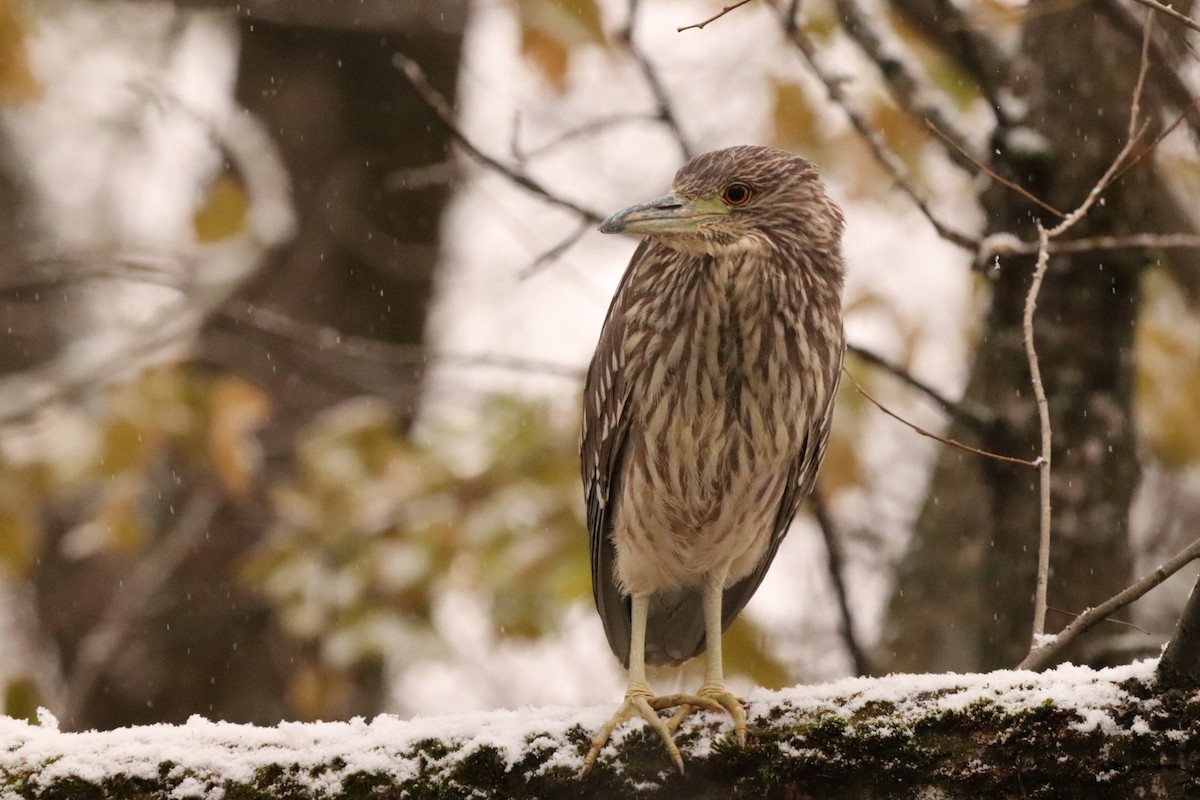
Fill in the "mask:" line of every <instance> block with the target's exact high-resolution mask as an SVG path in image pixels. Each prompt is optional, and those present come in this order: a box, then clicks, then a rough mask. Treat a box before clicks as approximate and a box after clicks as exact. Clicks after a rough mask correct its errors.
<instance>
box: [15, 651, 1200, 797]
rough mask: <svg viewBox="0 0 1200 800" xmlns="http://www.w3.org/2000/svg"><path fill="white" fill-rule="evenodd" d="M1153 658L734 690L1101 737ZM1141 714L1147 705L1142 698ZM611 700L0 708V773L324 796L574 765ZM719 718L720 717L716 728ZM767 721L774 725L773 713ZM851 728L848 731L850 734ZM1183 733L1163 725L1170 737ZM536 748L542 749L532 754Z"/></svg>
mask: <svg viewBox="0 0 1200 800" xmlns="http://www.w3.org/2000/svg"><path fill="white" fill-rule="evenodd" d="M1155 664H1156V662H1155V661H1153V660H1148V661H1140V662H1137V663H1134V664H1131V665H1129V666H1124V667H1115V668H1110V669H1103V670H1092V669H1089V668H1086V667H1077V666H1072V665H1063V666H1060V667H1058V668H1056V669H1054V670H1051V671H1049V672H1045V673H1034V672H1027V671H1018V670H1011V671H1000V672H993V673H989V674H983V675H957V674H941V675H889V676H887V677H883V678H849V679H844V680H840V681H836V682H833V683H826V684H818V685H814V686H797V687H793V688H790V689H785V690H783V691H779V692H771V691H767V690H762V689H760V690H755V691H754V692H752V693H751V694H750V695H749V696H748V697H747V698H746V707H747V712H748V717H749V721H750V723H751V725H754V724H755V722H756V720H757V719H760V718H764V717H766V715H767V714H768V713H771V712H772V711H773V710H775V711H777V710H778V709H779V708H782V709H783V710H784V716H785V718H784V720H783V722H784V724H787V721H788V718H791V717H794V718H796V719H800V718H802V717H805V718H808V719H810V720H811V718H812V717H813V716H814V715H816V716H818V717H819V716H820V715H825V714H833V715H837V716H840V717H842V718H849V717H851V716H852V715H854V714H855V713H856V712H857V711H859V710H861V709H863V708H865V707H866V706H867V705H868V704H872V703H888V704H891V706H892V707H893V708H894V713H891V714H888V715H886V716H885V717H881V718H880V727H879V728H878V729H872V730H871V734H872V735H876V734H878V733H879V732H880V731H883V732H885V733H889V734H891V735H907V730H908V729H907V726H906V722H907V721H909V720H914V721H915V719H917V718H919V717H928V716H929V715H931V714H933V715H936V714H937V713H939V712H942V711H956V710H960V709H963V708H966V707H969V706H971V705H972V704H974V703H978V702H986V703H992V704H995V705H996V706H998V707H999V708H1000V709H1001V710H1003V711H1005V712H1010V713H1015V712H1018V711H1022V710H1029V709H1031V708H1037V707H1039V706H1041V705H1043V704H1045V703H1047V702H1051V703H1053V704H1054V705H1055V706H1056V707H1058V708H1063V709H1068V710H1072V711H1074V712H1075V713H1076V714H1077V715H1078V716H1079V719H1080V722H1079V723H1078V724H1077V728H1078V729H1080V730H1084V731H1090V730H1099V731H1101V732H1102V733H1104V734H1105V735H1110V736H1127V735H1135V734H1144V733H1148V732H1149V730H1150V728H1149V725H1148V724H1147V722H1146V721H1145V718H1144V717H1142V716H1139V717H1137V718H1135V720H1134V722H1133V723H1132V724H1131V725H1130V726H1129V727H1128V728H1122V727H1121V726H1120V725H1118V723H1117V722H1116V721H1115V720H1114V716H1115V714H1114V712H1115V711H1116V710H1117V708H1118V707H1119V706H1121V705H1122V704H1129V703H1130V702H1135V703H1136V702H1142V701H1139V700H1137V699H1136V698H1133V697H1131V696H1130V695H1129V694H1128V693H1127V692H1125V691H1124V690H1123V689H1122V688H1121V687H1120V685H1119V684H1121V683H1123V682H1125V681H1127V680H1131V679H1132V680H1135V681H1138V682H1143V683H1149V682H1153V680H1154V678H1153V671H1154V667H1155ZM1143 706H1144V707H1145V711H1146V712H1147V715H1149V714H1151V713H1152V711H1153V703H1152V702H1145V703H1143ZM614 709H615V704H606V705H601V706H594V707H588V708H577V707H572V706H548V707H544V708H523V709H519V710H516V711H492V712H487V713H477V714H463V715H443V716H432V717H419V718H416V719H413V720H409V721H405V720H401V719H398V718H396V717H394V716H380V717H376V718H375V719H373V720H371V721H369V722H368V721H366V720H364V719H361V718H356V719H353V720H351V721H349V722H316V723H298V722H285V723H281V724H280V725H278V726H276V727H272V728H263V727H256V726H253V725H241V724H233V723H226V722H212V721H209V720H206V719H202V718H200V717H192V718H191V719H189V720H188V721H187V723H185V724H183V725H147V726H141V727H134V728H122V729H120V730H115V731H107V732H96V731H88V732H83V733H63V732H59V731H58V730H57V727H56V725H57V723H56V722H55V721H54V720H53V717H52V716H51V715H49V714H48V713H43V714H40V715H39V720H40V724H38V725H33V724H30V723H27V722H24V721H19V720H14V719H9V718H0V774H5V773H7V774H13V773H22V772H25V771H27V770H29V769H30V768H31V767H34V768H35V769H36V772H35V773H34V777H33V781H34V782H35V787H34V788H35V790H36V788H37V786H39V785H47V784H49V783H51V782H53V781H55V780H58V779H62V778H65V777H76V778H80V779H82V780H85V781H89V782H99V781H102V780H103V779H104V778H105V777H106V776H110V775H114V774H124V775H127V776H130V777H135V778H145V779H154V778H156V777H157V776H158V775H159V769H160V765H161V764H163V763H168V762H169V763H171V764H172V765H173V767H172V770H171V773H170V775H171V777H172V778H173V779H177V780H178V781H179V782H178V783H177V784H176V785H175V786H174V787H173V788H172V791H171V797H174V798H181V800H183V799H184V798H197V797H202V798H205V800H220V798H221V795H222V792H223V788H222V787H223V786H224V785H225V784H226V782H234V783H242V782H251V781H253V780H254V778H255V775H256V773H257V772H258V771H259V770H260V769H262V768H265V767H270V766H275V765H278V766H283V767H285V768H286V767H292V766H295V767H296V768H297V769H296V770H295V771H294V772H291V773H290V777H291V778H292V779H294V780H297V781H301V782H303V783H305V784H306V785H307V787H308V788H309V789H311V790H312V791H314V792H316V793H322V792H323V793H329V794H337V793H339V792H340V791H342V784H343V781H344V780H345V779H346V778H347V777H349V776H350V775H353V774H355V773H369V774H379V775H387V776H390V777H392V778H393V779H394V780H396V781H404V780H408V779H412V778H415V777H416V776H417V775H418V773H419V771H420V770H422V769H423V770H424V771H425V772H426V773H427V774H428V772H429V771H430V770H433V771H434V772H435V773H436V772H437V771H439V770H446V771H449V770H450V769H452V768H453V767H454V766H455V765H456V764H457V763H458V762H460V761H461V760H462V759H464V758H466V757H468V756H469V755H471V754H472V753H476V752H478V751H479V750H480V749H481V748H493V749H495V750H496V751H498V752H499V753H500V757H501V758H502V759H503V761H504V763H505V764H506V768H507V769H512V768H513V766H514V765H515V764H517V763H518V762H519V761H520V760H522V759H523V758H524V757H525V756H527V755H528V753H529V752H530V750H531V749H532V750H540V751H542V758H543V759H544V760H543V766H542V767H541V771H543V772H544V771H546V770H548V769H551V768H555V767H564V768H566V769H567V770H569V771H574V770H577V769H578V768H579V767H580V766H581V764H582V758H581V754H580V752H579V750H580V748H579V746H578V745H577V744H576V743H575V742H572V741H570V740H569V739H568V737H567V734H568V732H569V731H571V730H572V729H573V728H575V727H576V726H581V727H582V728H583V729H584V730H587V731H592V730H596V729H598V728H599V727H600V725H601V724H602V723H603V722H604V721H605V720H606V719H607V718H608V716H609V714H611V713H612V712H613V710H614ZM717 720H718V717H717V715H712V714H708V713H707V712H705V713H700V714H696V715H695V717H694V721H692V720H689V722H688V723H686V725H687V726H689V727H690V726H692V725H703V726H705V727H711V726H712V724H713V723H714V722H717ZM727 723H728V719H727V718H721V720H720V723H719V728H720V730H722V731H724V732H728V731H727V730H726V729H727V727H728V725H727ZM773 724H779V723H778V721H776V722H775V723H773ZM638 727H640V726H638V725H626V726H622V727H621V728H619V729H618V730H617V731H616V733H615V734H614V736H613V739H612V742H611V744H610V745H609V746H608V747H606V748H605V750H606V755H607V754H611V753H612V752H615V748H620V746H621V741H622V740H623V739H624V738H625V737H626V736H627V735H628V734H629V733H630V732H631V731H632V730H635V729H637V728H638ZM853 730H854V728H853V726H851V727H848V728H847V731H848V735H853ZM1185 735H1186V734H1185V733H1184V732H1182V731H1172V732H1169V733H1167V736H1169V737H1171V738H1172V739H1178V738H1180V737H1182V736H1185ZM426 739H436V740H438V741H440V742H442V743H443V744H444V745H446V746H448V747H449V748H450V750H451V752H450V753H448V754H447V755H446V756H444V757H442V758H440V759H430V758H429V756H428V754H425V756H424V758H423V761H422V758H421V756H420V754H419V753H418V752H417V750H418V745H419V743H420V742H422V741H423V740H426ZM780 748H781V752H783V753H784V754H785V755H791V756H795V757H801V756H811V755H815V753H814V752H813V751H810V750H807V749H804V748H799V747H796V745H795V743H787V742H783V743H781V744H780ZM687 749H688V751H689V752H688V753H687V757H688V758H691V759H697V758H704V757H705V756H707V755H709V754H710V753H711V752H712V741H711V737H710V736H706V735H701V736H700V737H699V739H697V740H693V741H691V742H689V743H688V747H687ZM547 750H549V751H550V752H548V753H547V752H546V751H547Z"/></svg>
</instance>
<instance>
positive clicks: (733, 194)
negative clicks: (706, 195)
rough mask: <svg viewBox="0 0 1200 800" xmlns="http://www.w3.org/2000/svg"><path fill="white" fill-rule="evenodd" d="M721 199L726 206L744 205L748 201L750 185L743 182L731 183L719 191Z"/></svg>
mask: <svg viewBox="0 0 1200 800" xmlns="http://www.w3.org/2000/svg"><path fill="white" fill-rule="evenodd" d="M721 199H722V200H724V201H725V205H728V206H744V205H746V203H749V202H750V187H749V186H747V185H746V184H744V183H731V184H729V185H728V186H726V187H725V191H724V192H722V193H721Z"/></svg>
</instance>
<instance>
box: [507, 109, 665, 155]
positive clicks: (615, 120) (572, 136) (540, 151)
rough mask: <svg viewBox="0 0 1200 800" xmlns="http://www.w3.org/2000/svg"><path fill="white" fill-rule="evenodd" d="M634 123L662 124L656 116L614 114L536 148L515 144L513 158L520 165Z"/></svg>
mask: <svg viewBox="0 0 1200 800" xmlns="http://www.w3.org/2000/svg"><path fill="white" fill-rule="evenodd" d="M632 122H654V123H657V122H661V119H660V118H659V117H658V116H657V115H655V114H613V115H612V116H608V117H600V118H599V119H592V120H588V121H587V122H584V123H583V124H581V125H578V126H576V127H574V128H571V129H569V130H566V131H563V132H562V133H560V134H558V135H557V136H554V137H552V138H550V139H548V140H547V141H545V142H542V143H541V144H539V145H537V146H535V147H525V148H519V147H517V145H516V143H515V142H514V145H513V148H512V150H513V158H515V159H516V160H517V162H518V163H521V162H524V161H528V160H529V159H531V158H536V157H538V156H543V155H545V154H546V153H549V152H551V151H552V150H555V149H557V148H559V147H561V146H562V145H564V144H568V143H570V142H573V141H575V140H577V139H582V138H585V137H587V136H592V135H594V134H597V133H600V132H602V131H606V130H608V129H609V128H615V127H616V126H618V125H627V124H629V123H632Z"/></svg>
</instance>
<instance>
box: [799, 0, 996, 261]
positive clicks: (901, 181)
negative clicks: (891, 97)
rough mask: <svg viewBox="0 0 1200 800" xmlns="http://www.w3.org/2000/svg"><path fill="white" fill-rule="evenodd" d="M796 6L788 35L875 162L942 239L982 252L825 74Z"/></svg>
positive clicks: (977, 244)
mask: <svg viewBox="0 0 1200 800" xmlns="http://www.w3.org/2000/svg"><path fill="white" fill-rule="evenodd" d="M796 5H797V4H796V3H795V2H792V3H791V4H790V5H789V6H788V9H787V10H785V11H784V13H783V14H782V15H781V19H780V21H781V22H782V24H783V31H784V34H785V35H786V36H787V37H788V39H789V40H790V41H791V42H792V43H793V44H794V45H795V46H796V49H797V50H799V51H800V54H801V55H802V56H803V57H804V60H805V62H807V63H808V65H809V68H810V69H812V71H813V74H815V75H816V76H817V79H818V80H820V81H821V83H822V84H823V85H824V86H825V91H826V93H827V94H828V95H829V99H830V100H832V101H833V102H834V103H836V104H837V105H838V106H840V107H841V109H842V110H843V111H844V112H845V113H846V116H847V117H848V118H849V120H850V124H851V125H853V126H854V129H855V130H856V131H858V134H859V136H860V137H861V138H862V140H863V142H864V143H866V145H867V148H868V149H869V150H870V151H871V154H872V155H873V156H874V157H875V160H876V161H877V162H878V163H879V165H880V166H882V167H883V169H884V170H885V171H886V172H887V173H888V174H889V175H891V176H892V179H893V180H894V181H895V182H896V185H897V186H899V187H900V189H901V190H902V191H903V192H904V193H905V194H907V195H908V197H909V199H910V200H912V202H913V203H914V204H915V205H916V207H917V208H918V209H919V210H920V211H921V213H922V214H924V215H925V219H927V220H929V224H931V225H932V226H933V228H934V230H936V231H937V232H938V235H939V236H941V237H942V238H943V239H945V240H946V241H948V242H950V243H952V244H955V245H957V246H958V247H960V248H962V249H963V250H966V251H968V252H970V253H975V252H977V251H978V249H979V242H978V240H976V239H975V238H974V237H972V236H968V235H967V234H965V233H961V232H960V231H957V230H954V229H953V228H951V227H950V226H949V225H946V224H945V223H944V222H942V221H940V220H939V219H938V218H937V217H936V216H934V214H933V211H932V210H931V209H930V208H929V205H928V204H927V203H926V202H925V199H924V198H923V197H921V195H920V194H919V193H918V192H917V190H916V188H915V187H913V185H912V181H910V180H909V177H908V170H907V169H906V168H905V166H904V164H903V162H901V161H900V159H899V157H897V156H896V154H895V153H893V152H892V151H891V149H890V148H889V147H888V146H887V143H886V142H884V141H883V139H882V137H880V135H879V133H878V132H877V131H876V130H875V129H874V128H873V127H872V126H871V124H870V123H869V122H867V120H866V119H865V118H863V116H862V115H861V114H859V113H858V111H857V110H855V108H854V106H853V105H852V104H851V103H850V100H849V98H848V97H847V96H846V92H845V91H844V90H843V88H842V82H841V81H840V80H838V79H837V78H836V77H835V76H833V75H831V74H830V73H828V72H826V71H825V68H824V67H823V66H822V65H821V63H820V61H819V60H818V59H817V52H816V47H815V46H814V45H813V43H812V40H811V39H809V38H808V34H806V33H805V32H804V31H803V30H802V29H801V28H800V26H799V25H798V24H797V23H796V21H795V16H794V12H795V9H796Z"/></svg>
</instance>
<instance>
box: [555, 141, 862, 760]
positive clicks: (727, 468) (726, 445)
mask: <svg viewBox="0 0 1200 800" xmlns="http://www.w3.org/2000/svg"><path fill="white" fill-rule="evenodd" d="M844 228H845V218H844V216H843V214H842V211H841V209H840V208H839V207H838V205H837V204H836V203H835V202H834V201H833V200H831V199H830V198H829V196H828V194H827V193H826V190H825V186H824V183H823V182H822V180H821V178H820V175H819V172H818V169H817V167H816V166H815V165H814V164H813V163H811V162H810V161H808V160H806V159H804V158H802V157H800V156H798V155H795V154H792V153H790V152H787V151H784V150H780V149H776V148H771V147H765V146H757V145H742V146H736V147H729V148H725V149H721V150H714V151H711V152H707V153H703V154H701V155H698V156H695V157H694V158H692V159H690V160H688V161H687V162H686V163H685V164H684V165H683V166H682V167H680V169H679V171H678V172H677V173H676V175H675V179H674V182H673V184H672V187H671V190H670V192H669V193H668V194H666V195H665V196H662V197H659V198H657V199H654V200H650V201H649V202H645V203H639V204H637V205H634V206H630V207H629V208H626V209H624V210H622V211H619V212H617V213H616V214H613V215H612V216H610V217H608V218H607V219H605V220H604V221H603V222H602V223H601V225H600V231H601V232H602V233H624V234H632V235H637V236H641V237H643V238H642V241H641V242H640V244H638V246H637V249H636V250H635V251H634V254H633V256H632V258H631V260H630V262H629V266H628V267H627V268H626V270H625V273H624V276H623V277H622V278H621V281H620V283H619V285H618V287H617V290H616V293H615V295H614V297H613V299H612V303H611V305H610V306H609V309H608V313H607V316H606V318H605V321H604V324H603V327H602V329H601V333H600V339H599V342H598V344H597V346H596V351H595V354H594V355H593V357H592V360H591V363H590V366H589V368H588V371H587V377H586V380H585V384H584V392H583V423H582V430H581V435H580V448H579V450H580V467H581V475H582V479H583V488H584V496H585V500H586V506H587V509H586V510H587V528H588V539H589V546H590V551H591V552H590V556H591V571H592V593H593V595H594V598H595V602H596V608H597V610H598V612H599V614H600V619H601V622H602V623H603V626H604V631H605V634H606V636H607V638H608V643H609V645H610V647H611V648H612V651H613V653H614V654H615V655H616V656H617V658H618V659H619V660H620V661H621V663H622V665H623V666H624V667H625V668H626V669H627V670H628V688H627V690H626V692H625V698H624V702H623V703H622V705H621V706H620V708H619V709H618V710H617V712H616V713H615V714H614V715H613V716H612V717H611V718H610V719H609V720H608V721H607V722H606V723H605V724H604V725H603V727H602V728H601V729H600V731H599V732H598V733H597V734H596V736H595V737H594V738H593V739H592V742H591V747H590V748H589V751H588V753H587V755H586V757H585V758H584V762H583V767H582V769H581V770H580V773H579V774H580V777H583V776H584V775H586V774H587V773H588V772H589V771H590V770H591V769H592V767H593V766H594V765H595V763H596V761H597V759H598V757H599V754H600V752H601V750H602V748H603V747H604V745H605V743H606V742H607V741H608V738H609V736H610V735H611V734H612V732H613V731H614V730H615V729H616V728H617V727H618V726H620V725H621V724H623V723H625V722H627V721H630V720H632V719H635V718H641V719H643V720H645V721H646V723H647V724H648V725H649V726H650V727H651V728H653V729H654V730H655V731H656V732H657V733H658V734H659V736H660V737H661V738H662V741H663V743H664V744H665V746H666V749H667V751H668V754H669V756H670V758H671V761H672V762H673V763H674V765H675V766H676V768H677V769H678V770H679V771H680V772H683V769H684V766H683V759H682V757H681V756H680V753H679V748H678V746H677V745H676V744H675V741H674V733H675V731H676V730H677V729H678V727H679V725H680V724H681V723H682V722H683V720H684V719H686V718H687V716H688V715H689V714H690V713H692V712H693V711H695V710H697V709H707V710H710V711H715V712H718V713H721V714H722V715H724V714H725V713H728V714H729V715H730V716H731V717H732V720H733V724H734V734H735V736H736V739H737V741H738V743H739V744H742V745H744V744H745V741H746V713H745V708H744V707H743V705H742V703H741V701H740V700H738V698H736V697H735V696H734V695H733V694H732V693H730V692H729V691H728V690H727V689H726V688H725V680H724V666H723V659H722V650H721V636H722V633H723V632H724V630H725V628H726V627H728V625H729V624H730V623H731V622H732V621H733V619H734V618H735V617H736V616H737V615H738V613H739V612H740V611H741V610H742V608H743V607H744V606H745V605H746V603H747V601H748V600H749V599H750V597H751V595H753V594H754V592H755V590H756V589H757V588H758V586H759V584H760V583H761V582H762V580H763V577H764V575H765V574H766V572H767V568H768V567H769V566H770V564H771V561H772V559H773V558H774V557H775V553H776V551H777V550H778V548H779V545H780V542H781V541H782V540H783V538H784V536H785V534H786V533H787V530H788V527H789V525H790V523H791V521H792V518H793V516H794V515H795V513H796V510H797V507H798V506H799V505H800V503H801V501H802V500H803V499H804V497H805V496H806V495H808V494H809V493H810V492H811V491H812V489H813V486H814V483H815V480H816V475H817V470H818V468H819V466H820V464H821V460H822V459H823V457H824V453H825V448H826V444H827V442H828V440H829V432H830V425H831V421H832V416H833V408H834V396H835V394H836V393H837V388H838V384H839V380H840V377H841V366H842V358H843V355H844V352H845V335H844V332H843V325H842V299H841V297H842V285H843V282H844V277H845V263H844V259H843V256H842V235H843V231H844ZM706 649H707V654H706V661H705V677H704V682H703V684H702V685H701V686H700V688H699V689H698V690H697V691H696V692H695V694H672V695H668V696H655V694H654V692H653V691H652V690H651V688H650V686H649V684H648V683H647V680H646V666H647V665H678V664H681V663H683V662H685V661H687V660H689V659H691V658H693V657H696V656H698V655H700V654H701V653H703V652H705V650H706ZM669 709H676V710H675V711H674V712H673V714H672V716H671V717H670V718H669V719H668V720H666V721H664V720H663V719H662V718H661V717H660V716H659V714H658V712H660V711H663V710H669Z"/></svg>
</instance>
